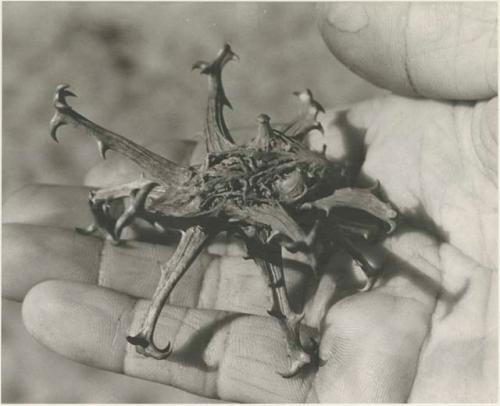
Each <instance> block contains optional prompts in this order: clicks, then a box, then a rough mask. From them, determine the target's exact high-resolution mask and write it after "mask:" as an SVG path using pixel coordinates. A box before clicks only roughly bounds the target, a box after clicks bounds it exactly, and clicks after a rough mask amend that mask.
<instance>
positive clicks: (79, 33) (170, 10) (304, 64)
mask: <svg viewBox="0 0 500 406" xmlns="http://www.w3.org/2000/svg"><path fill="white" fill-rule="evenodd" d="M2 6H3V112H2V113H3V128H2V131H3V141H2V152H3V156H2V158H3V172H2V179H3V200H4V201H5V199H7V198H8V197H9V195H11V194H12V192H14V191H15V190H16V189H19V188H20V187H22V186H23V185H25V184H28V183H57V184H81V183H82V181H83V178H84V176H85V174H86V172H87V171H89V170H90V169H91V168H92V167H93V166H94V165H95V164H96V163H97V162H99V160H100V158H99V155H98V152H97V148H96V144H95V142H93V141H91V140H90V139H89V138H88V137H86V136H85V135H84V133H83V132H81V131H80V132H79V130H78V129H73V128H71V127H65V128H64V129H63V130H62V131H60V140H61V142H60V144H59V145H56V144H54V143H53V142H52V141H51V140H50V137H49V135H48V124H49V120H50V118H51V116H52V114H53V108H52V97H53V93H54V89H55V87H56V85H57V84H59V83H68V84H70V85H71V87H72V90H73V91H74V92H76V93H77V94H78V96H79V98H77V99H70V103H71V105H72V106H74V107H75V109H77V110H79V111H80V112H81V113H82V114H85V115H86V116H87V117H89V118H91V119H92V120H94V121H96V122H97V123H99V124H101V125H103V126H105V127H107V128H110V129H112V130H114V131H115V132H118V133H121V134H123V135H126V136H127V137H129V138H132V139H133V140H134V141H136V142H139V143H141V144H148V143H151V142H154V141H155V140H159V139H162V140H164V141H165V142H166V143H168V142H169V140H173V139H191V140H196V139H198V138H197V137H198V135H197V134H198V133H199V132H200V130H201V129H202V126H203V113H204V110H205V101H206V94H207V91H206V90H207V89H206V79H205V78H200V77H199V74H198V73H196V72H195V73H193V72H191V66H192V64H193V62H195V61H197V60H199V59H211V58H213V57H214V55H215V53H216V52H217V51H218V50H219V48H220V47H221V46H222V44H223V43H224V42H229V43H230V44H231V46H232V47H233V49H234V50H235V51H236V52H237V53H238V54H239V55H240V58H241V60H240V62H239V63H232V64H231V65H230V66H228V68H227V69H226V70H225V76H224V79H225V86H226V92H227V94H228V97H229V99H230V100H231V103H232V105H233V106H234V112H228V113H227V117H228V122H229V125H230V126H233V127H244V126H248V125H250V126H252V125H255V117H256V116H257V115H258V114H259V113H262V112H265V113H267V114H269V115H270V116H271V117H272V119H274V120H276V121H282V120H286V119H287V118H290V117H291V116H293V115H294V113H295V109H296V104H295V100H294V98H293V96H292V95H291V92H292V91H294V90H301V89H303V88H306V87H308V88H310V89H311V90H312V91H313V92H314V94H315V96H316V97H317V99H318V100H320V101H321V102H322V103H323V104H324V105H325V106H326V107H332V106H335V105H339V104H347V103H352V102H356V101H361V100H364V99H366V98H369V97H372V96H374V95H378V94H381V93H383V92H382V91H381V90H380V89H377V88H375V87H374V86H372V85H370V84H368V83H367V82H365V81H364V80H363V79H361V78H358V77H357V76H355V75H354V74H353V73H351V72H350V71H348V70H347V69H346V68H345V67H344V66H342V65H341V64H340V63H339V62H338V61H337V60H336V59H335V58H334V57H333V56H332V55H331V54H330V53H329V52H328V50H327V48H326V46H325V45H324V44H323V42H322V39H321V37H320V35H319V33H318V30H317V28H316V23H315V5H314V4H313V3H266V2H261V3H194V2H188V3H184V2H183V3H149V2H148V3H132V2H130V3H129V2H127V3H118V2H110V3H85V2H78V3H68V2H54V3H51V2H43V3H37V2H8V3H3V4H2ZM111 154H112V153H111ZM2 315H3V328H2V337H3V346H2V361H3V362H2V400H3V402H8V403H11V402H22V403H27V402H30V403H34V402H42V403H54V402H71V403H73V402H82V403H93V402H95V403H109V402H120V403H128V402H136V403H143V402H146V403H154V402H200V401H201V400H200V398H197V397H195V396H191V395H188V394H186V393H184V392H182V391H177V390H174V389H172V388H168V387H164V386H162V385H159V384H154V383H148V384H142V383H141V382H139V381H138V380H135V379H132V378H125V377H120V376H118V375H115V374H111V373H107V372H102V371H96V370H93V369H91V368H88V367H84V366H79V365H77V364H75V363H73V362H71V361H68V360H64V359H62V358H61V357H59V356H57V355H55V354H52V353H50V352H49V351H47V350H45V349H44V348H42V347H41V346H39V345H38V344H36V343H35V342H34V341H33V340H32V339H31V338H30V337H29V336H28V335H27V333H26V332H25V331H24V329H23V327H22V324H21V320H20V305H19V304H18V303H13V302H9V301H5V303H4V305H3V309H2Z"/></svg>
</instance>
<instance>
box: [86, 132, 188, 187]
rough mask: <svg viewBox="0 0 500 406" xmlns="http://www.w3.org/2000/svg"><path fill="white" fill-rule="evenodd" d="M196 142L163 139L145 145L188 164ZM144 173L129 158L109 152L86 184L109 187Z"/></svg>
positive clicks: (169, 157) (182, 163) (171, 158)
mask: <svg viewBox="0 0 500 406" xmlns="http://www.w3.org/2000/svg"><path fill="white" fill-rule="evenodd" d="M196 144H197V142H196V141H194V140H168V141H167V140H165V139H162V140H155V141H152V142H149V143H147V144H145V145H144V146H145V147H146V148H148V149H149V150H151V151H155V152H156V153H157V154H159V155H161V156H163V157H165V158H167V159H170V160H172V161H173V162H177V163H178V164H180V165H188V164H189V161H190V159H191V155H192V154H193V151H194V149H195V147H196ZM142 173H143V171H142V169H141V168H140V167H139V166H138V165H136V164H135V163H134V162H132V161H130V160H129V159H127V158H125V157H123V156H121V155H117V154H109V157H106V159H105V160H102V161H101V162H100V163H99V164H97V165H96V166H95V167H94V168H92V169H91V170H90V171H89V172H88V173H87V175H86V176H85V180H84V184H85V185H89V186H93V187H109V186H114V185H118V184H120V183H127V182H130V181H133V180H134V179H138V178H139V177H140V176H141V174H142ZM145 175H147V174H145Z"/></svg>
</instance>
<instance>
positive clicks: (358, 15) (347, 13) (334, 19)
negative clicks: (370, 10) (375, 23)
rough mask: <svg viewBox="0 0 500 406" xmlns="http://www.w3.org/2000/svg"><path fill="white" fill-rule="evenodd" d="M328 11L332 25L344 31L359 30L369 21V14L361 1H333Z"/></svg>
mask: <svg viewBox="0 0 500 406" xmlns="http://www.w3.org/2000/svg"><path fill="white" fill-rule="evenodd" d="M327 13H328V22H329V23H330V25H333V26H334V27H335V28H337V29H338V30H340V31H344V32H352V33H354V32H358V31H360V30H361V29H362V28H364V27H366V26H367V25H368V23H369V19H368V14H366V10H365V8H364V6H363V5H362V4H359V3H332V4H330V6H329V7H328V8H327Z"/></svg>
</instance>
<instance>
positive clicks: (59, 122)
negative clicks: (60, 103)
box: [49, 112, 68, 142]
mask: <svg viewBox="0 0 500 406" xmlns="http://www.w3.org/2000/svg"><path fill="white" fill-rule="evenodd" d="M66 124H68V123H67V122H66V121H65V120H64V118H63V117H62V116H61V115H60V114H59V113H57V112H56V113H55V114H54V116H53V117H52V119H51V120H50V127H49V129H50V136H51V138H52V139H53V140H54V141H55V142H59V140H58V139H57V130H58V129H59V127H62V126H63V125H66Z"/></svg>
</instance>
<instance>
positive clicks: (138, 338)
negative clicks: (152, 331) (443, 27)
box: [127, 334, 149, 348]
mask: <svg viewBox="0 0 500 406" xmlns="http://www.w3.org/2000/svg"><path fill="white" fill-rule="evenodd" d="M127 341H128V342H129V343H130V344H132V345H138V346H140V347H142V348H146V347H147V346H148V345H149V341H148V340H147V339H146V338H145V337H144V336H143V335H141V334H137V335H135V336H127Z"/></svg>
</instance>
